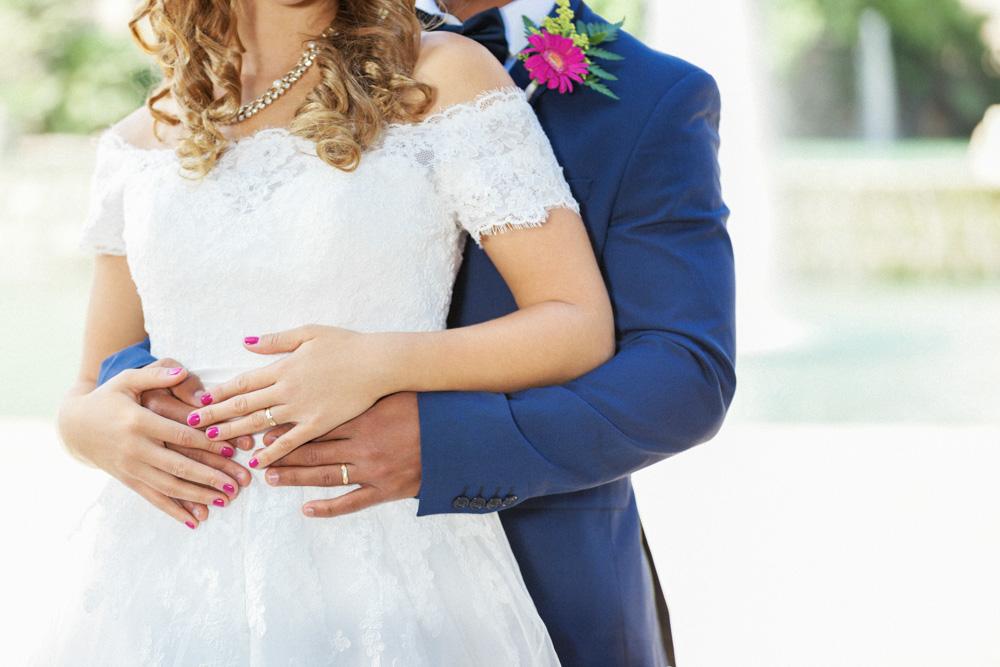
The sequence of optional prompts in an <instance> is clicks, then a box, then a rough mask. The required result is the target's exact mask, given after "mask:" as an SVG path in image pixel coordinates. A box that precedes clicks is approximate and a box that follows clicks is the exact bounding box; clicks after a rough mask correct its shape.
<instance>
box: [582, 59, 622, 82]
mask: <svg viewBox="0 0 1000 667" xmlns="http://www.w3.org/2000/svg"><path fill="white" fill-rule="evenodd" d="M589 69H590V73H591V74H593V75H594V76H597V77H600V78H602V79H604V80H605V81H617V80H618V77H617V76H615V75H614V74H612V73H610V72H606V71H605V70H604V69H603V68H602V67H600V66H598V65H597V64H596V63H590V67H589Z"/></svg>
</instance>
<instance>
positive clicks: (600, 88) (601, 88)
mask: <svg viewBox="0 0 1000 667" xmlns="http://www.w3.org/2000/svg"><path fill="white" fill-rule="evenodd" d="M583 85H585V86H587V87H588V88H593V89H594V90H596V91H597V92H599V93H601V94H602V95H607V96H608V97H610V98H611V99H613V100H617V99H619V98H618V96H617V95H615V94H614V93H612V92H611V89H610V88H608V87H607V86H605V85H604V84H603V83H601V82H600V81H594V80H593V79H590V78H586V79H584V80H583Z"/></svg>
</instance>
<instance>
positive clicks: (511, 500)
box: [503, 494, 517, 507]
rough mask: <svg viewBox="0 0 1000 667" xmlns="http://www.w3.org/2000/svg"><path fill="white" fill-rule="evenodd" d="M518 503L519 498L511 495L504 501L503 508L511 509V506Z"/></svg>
mask: <svg viewBox="0 0 1000 667" xmlns="http://www.w3.org/2000/svg"><path fill="white" fill-rule="evenodd" d="M516 502H517V496H515V495H513V494H512V495H509V496H507V497H506V498H504V499H503V506H504V507H510V506H511V505H513V504H514V503H516Z"/></svg>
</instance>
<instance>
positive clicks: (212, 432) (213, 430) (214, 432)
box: [198, 419, 219, 438]
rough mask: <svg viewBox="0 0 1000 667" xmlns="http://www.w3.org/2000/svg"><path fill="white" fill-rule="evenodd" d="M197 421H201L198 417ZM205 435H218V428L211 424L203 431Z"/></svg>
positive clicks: (211, 436)
mask: <svg viewBox="0 0 1000 667" xmlns="http://www.w3.org/2000/svg"><path fill="white" fill-rule="evenodd" d="M198 421H201V420H200V419H199V420H198ZM205 435H207V436H208V437H209V438H216V437H218V435H219V429H217V428H215V427H214V426H213V427H212V428H210V429H208V430H207V431H205Z"/></svg>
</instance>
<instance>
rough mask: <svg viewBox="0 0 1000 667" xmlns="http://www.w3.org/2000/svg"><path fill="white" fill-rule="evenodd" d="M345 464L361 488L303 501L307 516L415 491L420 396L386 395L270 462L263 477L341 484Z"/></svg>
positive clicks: (274, 481) (285, 482)
mask: <svg viewBox="0 0 1000 667" xmlns="http://www.w3.org/2000/svg"><path fill="white" fill-rule="evenodd" d="M290 428H291V426H279V427H278V428H276V429H273V430H271V431H269V432H268V433H267V435H265V436H264V444H265V445H270V444H271V443H272V442H274V441H275V440H276V439H277V438H278V437H279V436H281V435H282V434H283V433H285V432H286V431H287V430H288V429H290ZM341 464H344V465H346V466H347V476H348V479H349V480H350V483H351V484H360V485H361V488H359V489H355V490H354V491H352V492H350V493H348V494H345V495H343V496H341V497H339V498H332V499H330V500H313V501H311V502H308V503H306V504H305V505H303V506H302V511H303V513H304V514H305V515H306V516H315V517H333V516H340V515H343V514H350V513H352V512H357V511H359V510H363V509H365V508H368V507H371V506H372V505H377V504H379V503H385V502H389V501H391V500H402V499H404V498H413V497H414V496H416V495H417V493H419V492H420V470H421V469H420V415H419V410H418V408H417V395H416V394H415V393H413V392H402V393H399V394H393V395H391V396H386V397H385V398H383V399H381V400H380V401H379V402H377V403H376V404H375V405H373V406H372V407H371V408H369V409H368V411H367V412H365V413H363V414H362V415H360V416H358V417H355V418H354V419H352V420H351V421H349V422H347V423H345V424H342V425H340V426H338V427H337V428H335V429H333V430H332V431H330V432H329V433H327V434H326V435H322V436H320V437H318V438H316V439H315V440H313V441H312V442H308V443H306V444H304V445H301V446H299V448H298V449H296V450H295V451H293V452H291V453H290V454H288V455H287V456H285V457H284V458H281V459H279V460H278V461H276V462H274V463H273V464H271V466H270V468H268V470H267V473H266V474H265V475H264V479H265V480H267V483H268V484H270V485H271V486H326V487H329V486H341V485H342V484H343V483H344V479H343V470H342V468H341Z"/></svg>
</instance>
